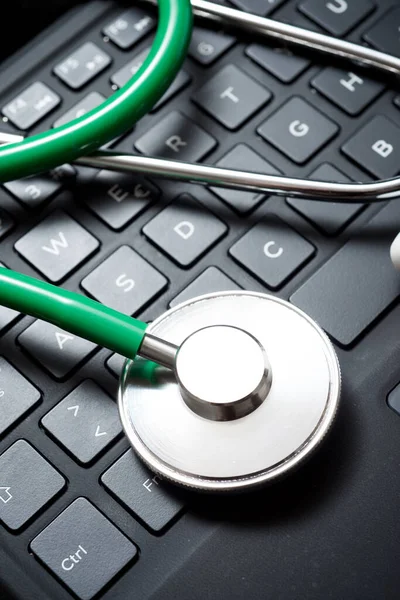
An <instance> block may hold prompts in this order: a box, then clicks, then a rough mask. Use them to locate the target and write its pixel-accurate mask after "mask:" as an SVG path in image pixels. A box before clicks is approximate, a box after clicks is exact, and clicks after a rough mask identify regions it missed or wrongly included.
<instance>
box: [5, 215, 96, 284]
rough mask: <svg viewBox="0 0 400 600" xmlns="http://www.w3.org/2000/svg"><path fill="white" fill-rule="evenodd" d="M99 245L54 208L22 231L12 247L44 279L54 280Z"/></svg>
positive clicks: (72, 268)
mask: <svg viewBox="0 0 400 600" xmlns="http://www.w3.org/2000/svg"><path fill="white" fill-rule="evenodd" d="M99 246H100V244H99V242H98V240H97V239H96V238H94V237H93V236H92V235H91V234H90V233H89V232H88V231H86V229H84V228H83V227H82V226H81V225H79V223H77V222H76V221H74V220H73V219H71V217H70V216H69V215H67V214H66V213H65V212H63V211H61V210H58V211H56V212H54V213H52V214H51V215H49V216H48V217H46V218H45V219H43V221H41V222H40V223H39V224H38V225H36V227H34V228H33V229H31V230H30V231H29V232H28V233H26V234H25V235H24V236H23V237H22V238H21V239H19V240H18V241H17V242H16V244H15V246H14V247H15V249H16V251H17V252H18V253H19V254H21V255H22V256H23V257H24V258H25V260H27V261H28V262H29V263H30V264H31V265H33V266H34V267H35V268H36V269H37V270H38V271H40V272H41V273H42V274H43V275H44V276H45V277H47V279H49V280H50V281H52V282H54V283H58V282H59V281H61V280H62V279H64V277H66V276H67V275H69V274H70V273H71V272H72V271H73V270H74V269H75V268H76V267H78V266H79V265H80V264H81V263H82V262H84V261H85V260H86V259H87V258H89V256H91V255H92V254H93V253H94V252H95V250H97V249H98V248H99Z"/></svg>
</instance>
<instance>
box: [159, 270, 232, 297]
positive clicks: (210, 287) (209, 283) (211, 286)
mask: <svg viewBox="0 0 400 600" xmlns="http://www.w3.org/2000/svg"><path fill="white" fill-rule="evenodd" d="M240 289H241V287H240V286H239V285H238V284H237V283H235V282H234V281H233V280H232V279H231V278H230V277H228V276H227V275H225V273H223V272H222V271H220V270H219V269H217V267H208V269H206V270H205V271H203V273H202V274H201V275H199V276H198V277H197V278H196V279H195V280H194V281H192V283H190V284H189V285H188V286H187V288H185V289H184V290H183V291H182V292H181V293H180V294H178V295H177V296H175V298H174V299H173V300H171V302H170V303H169V306H170V307H173V306H176V305H177V304H180V303H181V302H185V301H186V300H191V299H192V298H196V297H197V296H202V295H203V294H209V293H211V292H224V291H231V290H240Z"/></svg>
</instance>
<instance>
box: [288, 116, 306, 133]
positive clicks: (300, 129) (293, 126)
mask: <svg viewBox="0 0 400 600" xmlns="http://www.w3.org/2000/svg"><path fill="white" fill-rule="evenodd" d="M289 131H290V133H291V134H292V135H293V136H294V137H304V136H305V135H307V133H308V132H309V131H310V128H309V126H308V125H307V124H306V123H301V122H300V121H299V120H298V119H296V121H292V123H290V125H289Z"/></svg>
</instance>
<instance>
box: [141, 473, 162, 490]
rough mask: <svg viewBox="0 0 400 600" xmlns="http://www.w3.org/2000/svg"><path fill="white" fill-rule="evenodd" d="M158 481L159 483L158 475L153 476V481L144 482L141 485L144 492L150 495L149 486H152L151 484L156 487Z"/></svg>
mask: <svg viewBox="0 0 400 600" xmlns="http://www.w3.org/2000/svg"><path fill="white" fill-rule="evenodd" d="M159 481H160V478H159V477H158V475H155V476H154V477H153V479H146V481H145V482H144V483H143V487H144V488H146V490H147V491H148V492H150V493H151V492H152V491H153V490H152V489H151V486H152V485H153V483H155V484H156V485H158V482H159Z"/></svg>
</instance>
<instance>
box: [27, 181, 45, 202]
mask: <svg viewBox="0 0 400 600" xmlns="http://www.w3.org/2000/svg"><path fill="white" fill-rule="evenodd" d="M25 193H26V194H28V196H30V197H31V198H32V200H37V199H38V198H40V196H41V194H42V193H41V191H40V189H39V188H38V187H37V185H35V184H34V183H31V184H29V185H27V186H26V188H25Z"/></svg>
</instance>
